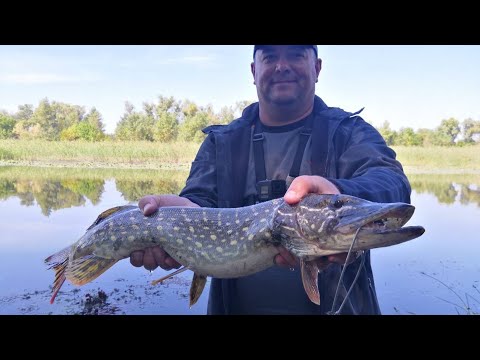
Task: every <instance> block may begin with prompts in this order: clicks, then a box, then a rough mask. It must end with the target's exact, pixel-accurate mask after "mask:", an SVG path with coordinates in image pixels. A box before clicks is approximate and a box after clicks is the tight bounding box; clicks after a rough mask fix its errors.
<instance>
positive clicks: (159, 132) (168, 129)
mask: <svg viewBox="0 0 480 360" xmlns="http://www.w3.org/2000/svg"><path fill="white" fill-rule="evenodd" d="M177 134H178V121H177V118H176V114H174V113H168V112H163V113H161V114H160V118H159V119H158V120H157V122H156V123H155V125H154V126H153V139H154V140H156V141H161V142H169V141H174V140H175V139H176V138H177Z"/></svg>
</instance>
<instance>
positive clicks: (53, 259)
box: [45, 246, 72, 304]
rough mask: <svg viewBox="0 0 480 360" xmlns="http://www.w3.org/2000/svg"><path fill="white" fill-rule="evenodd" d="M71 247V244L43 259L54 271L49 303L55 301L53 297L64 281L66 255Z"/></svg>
mask: <svg viewBox="0 0 480 360" xmlns="http://www.w3.org/2000/svg"><path fill="white" fill-rule="evenodd" d="M71 249H72V247H71V246H69V247H66V248H65V249H63V250H60V251H59V252H57V253H55V254H53V255H50V256H49V257H48V258H46V259H45V263H46V264H47V265H48V266H49V269H52V268H53V270H54V271H55V281H54V282H53V289H52V291H53V295H52V298H51V299H50V304H53V302H54V301H55V297H56V296H57V294H58V292H59V290H60V288H61V287H62V285H63V283H64V282H65V279H66V278H65V269H66V268H67V264H68V257H69V255H70V250H71Z"/></svg>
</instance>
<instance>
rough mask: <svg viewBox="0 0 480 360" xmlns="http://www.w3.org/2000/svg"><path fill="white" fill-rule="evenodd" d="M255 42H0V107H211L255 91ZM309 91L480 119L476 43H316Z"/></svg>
mask: <svg viewBox="0 0 480 360" xmlns="http://www.w3.org/2000/svg"><path fill="white" fill-rule="evenodd" d="M252 53H253V45H191V46H190V45H91V46H89V45H88V46H87V45H48V46H47V45H29V46H27V45H18V46H17V45H0V110H6V111H8V112H10V113H13V112H16V111H17V110H18V106H19V105H23V104H32V105H33V106H34V107H35V108H36V107H37V106H38V104H39V102H40V100H41V99H43V98H48V99H49V100H50V101H57V102H64V103H68V104H72V105H80V106H84V107H85V109H86V111H87V112H88V111H89V110H90V109H91V108H92V107H95V108H96V109H97V110H98V111H99V112H100V113H101V114H102V117H103V122H104V124H105V129H106V131H107V132H108V133H113V131H114V129H115V126H116V124H117V122H118V121H119V120H120V117H121V116H122V115H123V114H124V110H125V101H129V102H130V103H132V104H133V105H134V106H135V109H136V110H141V109H142V103H143V102H157V99H158V97H159V96H160V95H162V96H166V97H169V96H173V97H175V98H176V99H177V100H186V99H189V100H192V101H194V102H195V103H197V104H198V105H201V106H207V105H209V104H211V105H212V106H213V109H214V110H215V111H219V110H220V108H221V107H222V106H233V105H235V103H236V102H237V101H243V100H251V101H256V99H257V93H256V88H255V85H254V84H253V78H252V75H251V72H250V63H251V62H252ZM319 57H320V58H321V59H322V62H323V64H322V71H321V73H320V77H319V82H318V83H317V87H316V94H317V95H318V96H320V97H321V98H322V99H323V100H324V101H325V102H326V103H327V105H329V106H334V107H340V108H342V109H344V110H346V111H350V112H354V111H357V110H360V109H361V108H363V107H364V108H365V109H364V111H363V112H362V114H361V115H362V117H363V118H364V119H365V120H366V121H368V122H370V123H371V124H373V125H374V126H380V125H382V124H383V123H384V121H389V123H390V126H391V128H393V129H395V130H398V129H400V128H401V127H412V128H413V129H415V130H417V129H419V128H429V129H434V128H435V127H437V126H438V125H440V122H441V121H442V120H443V119H448V118H451V117H453V118H456V119H457V120H459V121H460V122H462V121H463V120H465V119H467V118H472V119H474V120H480V45H449V46H447V45H436V46H433V45H319Z"/></svg>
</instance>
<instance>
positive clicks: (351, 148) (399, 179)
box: [328, 116, 411, 203]
mask: <svg viewBox="0 0 480 360" xmlns="http://www.w3.org/2000/svg"><path fill="white" fill-rule="evenodd" d="M348 121H353V124H352V125H353V126H352V127H348V128H351V129H353V130H352V131H351V133H350V135H348V134H346V133H345V132H340V133H339V134H338V135H337V136H344V140H345V141H344V144H345V145H344V146H341V147H342V149H337V152H338V151H339V150H340V156H339V157H337V178H336V179H333V178H329V179H328V180H330V181H331V182H332V183H334V184H335V185H336V186H337V187H338V188H339V190H340V192H341V193H343V194H347V195H352V196H356V197H360V198H363V199H366V200H370V201H375V202H405V203H410V193H411V187H410V183H409V181H408V179H407V177H406V175H405V173H404V172H403V168H402V165H401V164H400V162H398V161H397V160H396V154H395V152H394V151H393V150H392V149H391V148H389V147H388V146H387V144H386V143H385V140H384V139H383V138H382V136H381V135H380V133H379V132H378V131H377V130H376V129H375V128H374V127H373V126H371V125H370V124H368V123H367V122H365V121H364V120H363V119H362V118H361V117H358V116H357V117H353V118H350V119H349V120H348ZM344 129H345V128H344Z"/></svg>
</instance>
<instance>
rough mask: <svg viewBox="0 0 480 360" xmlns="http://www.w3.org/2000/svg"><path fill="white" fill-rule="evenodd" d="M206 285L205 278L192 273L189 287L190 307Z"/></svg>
mask: <svg viewBox="0 0 480 360" xmlns="http://www.w3.org/2000/svg"><path fill="white" fill-rule="evenodd" d="M206 283H207V277H206V276H203V275H198V274H197V273H193V279H192V285H191V286H190V307H192V306H193V305H195V303H196V302H197V301H198V299H199V298H200V295H202V292H203V289H204V288H205V284H206Z"/></svg>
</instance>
